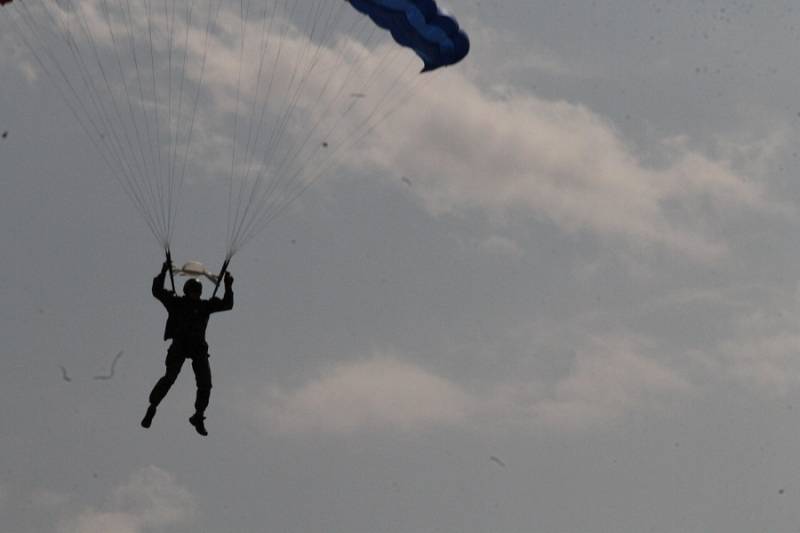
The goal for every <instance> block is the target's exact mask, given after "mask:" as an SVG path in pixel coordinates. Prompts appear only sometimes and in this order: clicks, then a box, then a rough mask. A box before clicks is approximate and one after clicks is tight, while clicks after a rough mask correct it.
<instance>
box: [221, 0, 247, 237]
mask: <svg viewBox="0 0 800 533" xmlns="http://www.w3.org/2000/svg"><path fill="white" fill-rule="evenodd" d="M247 6H248V3H247V0H239V19H240V20H241V31H240V33H239V35H241V39H240V41H241V42H240V46H239V73H238V75H237V76H238V77H237V80H236V107H234V115H233V143H232V145H231V173H230V180H229V182H228V213H227V219H228V221H227V225H226V233H227V234H230V231H231V202H232V198H233V174H234V171H235V169H236V137H237V134H238V132H239V104H240V102H241V95H242V64H243V63H244V44H245V41H246V40H247V12H248V11H247Z"/></svg>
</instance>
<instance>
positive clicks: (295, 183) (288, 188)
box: [232, 17, 411, 250]
mask: <svg viewBox="0 0 800 533" xmlns="http://www.w3.org/2000/svg"><path fill="white" fill-rule="evenodd" d="M361 20H366V17H363V18H361ZM374 30H375V27H374V26H373V27H372V31H373V32H374ZM371 36H372V33H371V34H370V37H369V38H370V39H371ZM396 53H397V50H396V49H393V51H392V52H390V53H389V54H384V56H383V57H382V58H381V60H380V62H379V65H378V68H376V69H374V70H373V72H372V74H371V75H370V76H369V77H368V80H367V82H366V83H365V84H364V86H363V87H362V90H367V89H368V88H370V87H371V85H372V81H373V80H374V79H375V78H376V77H377V75H378V74H379V73H381V72H382V71H383V70H384V69H385V68H388V66H387V63H388V64H393V59H394V57H395V56H396V55H397V54H396ZM339 56H340V59H341V58H343V57H344V53H343V51H342V53H340V54H339ZM365 59H366V58H365V57H362V58H361V60H359V61H358V62H356V63H354V64H351V68H350V69H349V71H348V73H347V74H346V76H345V78H344V79H343V81H342V83H341V85H340V86H339V89H338V91H336V96H335V97H334V98H332V99H331V100H330V101H329V104H328V105H327V107H326V108H325V109H324V110H323V111H322V112H321V113H320V116H319V118H318V120H317V121H316V123H315V124H314V126H313V127H312V128H311V129H310V130H309V132H308V134H307V135H306V138H305V139H304V140H303V142H302V143H300V146H299V148H296V149H295V150H294V151H293V153H292V155H291V156H285V157H284V158H283V160H282V162H281V164H280V165H279V166H278V171H277V172H276V174H277V175H278V178H277V180H276V181H273V182H272V183H271V184H270V185H271V187H270V189H268V190H267V191H265V192H264V194H263V195H262V197H263V199H264V201H263V202H254V203H255V204H256V205H260V208H259V209H257V210H256V212H255V214H254V215H253V216H251V217H250V219H249V220H248V221H246V222H244V223H243V224H242V225H241V226H240V228H239V232H238V234H237V236H236V237H235V239H234V244H233V246H232V248H233V249H234V250H238V249H240V248H241V246H243V245H244V243H245V242H246V241H249V240H250V239H251V238H252V236H250V234H255V233H258V232H259V231H261V230H262V229H263V227H264V226H266V224H267V223H268V222H269V221H271V220H272V219H274V218H275V217H276V216H277V214H279V213H281V212H283V211H284V209H285V208H286V207H288V205H289V204H291V203H292V202H293V201H294V200H295V199H296V198H297V197H298V196H299V195H300V194H301V193H302V192H303V191H305V190H306V189H307V188H308V186H310V184H311V183H313V182H315V181H316V180H317V179H318V178H313V177H312V178H311V179H310V180H308V179H306V178H308V177H309V176H313V172H311V171H310V170H308V169H304V168H302V167H301V168H298V169H297V170H296V171H294V172H291V171H290V170H289V171H288V172H284V169H286V168H287V167H291V165H293V164H294V162H295V161H296V160H298V159H299V157H300V155H301V154H302V151H303V149H304V148H305V146H306V144H307V143H308V141H309V139H310V137H311V135H313V133H314V132H315V131H316V130H317V128H318V126H319V124H320V123H321V122H322V121H323V120H324V119H326V118H327V115H328V114H329V112H330V111H331V110H332V109H333V107H334V106H336V105H337V104H338V103H339V98H340V96H341V95H342V93H343V90H344V88H345V87H347V85H348V84H349V82H350V79H351V76H352V75H353V74H354V73H360V70H361V67H362V65H363V64H364V62H365ZM410 65H411V63H409V65H408V66H407V67H406V69H404V71H403V72H402V73H401V75H400V76H398V80H400V79H402V77H403V75H404V74H405V72H406V71H407V70H408V67H410ZM338 67H339V65H338V64H337V68H336V69H335V70H334V71H333V72H336V71H338ZM331 78H332V76H331V77H329V79H328V80H326V83H325V84H323V89H322V91H321V93H320V97H319V99H322V98H321V97H322V94H324V93H325V92H326V90H327V87H328V85H329V82H330V79H331ZM398 85H399V84H397V83H393V84H392V85H391V88H394V87H396V86H398ZM390 92H391V89H390V91H388V92H387V93H386V94H385V95H384V97H383V98H381V99H379V100H378V102H377V103H376V105H375V110H377V108H378V107H380V105H381V104H383V102H384V100H386V99H387V97H388V96H389V94H390ZM354 105H355V103H354V102H353V103H351V104H350V105H349V106H347V107H346V110H345V111H344V112H343V113H342V114H341V115H339V116H338V117H337V119H336V120H335V122H334V124H333V125H332V126H331V127H330V128H328V130H327V131H326V133H325V134H324V136H323V139H327V138H328V137H329V135H330V133H332V132H333V131H335V129H336V128H337V127H338V125H339V123H340V122H341V121H342V120H343V119H344V118H345V116H346V114H347V113H348V112H349V111H350V110H351V109H352V108H353V106H354ZM375 110H373V114H374V112H375ZM362 138H363V136H362ZM323 145H325V146H327V143H322V144H318V145H316V146H315V147H313V148H312V149H311V150H312V151H311V153H310V154H309V155H308V157H304V159H311V158H313V157H314V156H315V155H316V153H318V152H319V150H320V149H321V148H322V146H323ZM335 151H336V152H340V151H341V150H335ZM330 159H331V160H333V158H330ZM329 166H332V165H329ZM285 176H289V178H288V179H286V178H285ZM304 182H306V183H304ZM278 186H282V187H283V189H284V191H285V192H284V193H283V194H280V195H278V194H275V189H276V188H277V187H278ZM287 195H288V196H287ZM271 213H275V214H274V215H273V214H271Z"/></svg>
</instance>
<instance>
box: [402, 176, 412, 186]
mask: <svg viewBox="0 0 800 533" xmlns="http://www.w3.org/2000/svg"><path fill="white" fill-rule="evenodd" d="M400 180H401V181H402V182H403V183H405V184H406V185H408V186H409V187H411V185H412V183H411V180H410V179H408V178H407V177H405V176H403V177H402V178H400Z"/></svg>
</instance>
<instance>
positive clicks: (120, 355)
mask: <svg viewBox="0 0 800 533" xmlns="http://www.w3.org/2000/svg"><path fill="white" fill-rule="evenodd" d="M123 353H125V352H124V351H122V350H120V351H119V353H117V355H115V356H114V360H113V361H111V371H110V372H109V373H108V374H106V375H100V376H95V377H94V378H92V379H111V378H113V377H114V368H115V367H116V366H117V361H119V359H120V357H122V354H123Z"/></svg>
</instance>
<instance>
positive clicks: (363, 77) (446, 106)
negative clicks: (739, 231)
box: [84, 3, 775, 260]
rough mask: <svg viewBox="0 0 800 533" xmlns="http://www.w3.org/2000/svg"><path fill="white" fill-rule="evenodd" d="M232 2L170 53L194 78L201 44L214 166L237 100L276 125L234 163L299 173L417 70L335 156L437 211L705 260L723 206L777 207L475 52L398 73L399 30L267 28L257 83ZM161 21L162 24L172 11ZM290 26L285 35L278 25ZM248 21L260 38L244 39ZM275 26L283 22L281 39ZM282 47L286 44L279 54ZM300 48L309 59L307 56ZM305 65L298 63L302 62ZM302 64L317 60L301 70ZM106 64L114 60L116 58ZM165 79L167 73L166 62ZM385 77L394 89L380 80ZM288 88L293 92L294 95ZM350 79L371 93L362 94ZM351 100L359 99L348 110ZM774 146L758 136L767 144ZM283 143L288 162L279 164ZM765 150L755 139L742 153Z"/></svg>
mask: <svg viewBox="0 0 800 533" xmlns="http://www.w3.org/2000/svg"><path fill="white" fill-rule="evenodd" d="M98 5H99V4H91V3H89V4H86V5H85V8H84V9H86V13H85V14H86V16H87V21H88V25H89V26H90V27H92V28H94V29H95V31H96V33H97V39H98V40H99V41H100V42H101V43H105V44H106V45H108V44H109V41H110V39H109V37H108V35H109V34H108V31H107V27H106V24H105V21H104V19H103V18H102V16H101V15H102V10H101V9H100V8H99V7H98ZM137 9H138V8H137ZM349 15H351V16H354V13H349ZM238 17H239V15H238V11H236V10H232V11H226V10H223V11H222V12H221V14H220V19H219V24H218V27H217V28H216V30H215V32H212V33H211V35H210V41H209V46H208V47H207V48H206V46H205V31H204V29H205V20H204V18H203V17H200V16H198V17H196V18H195V19H194V27H193V28H192V30H191V32H190V33H189V38H188V41H187V43H188V46H186V47H185V48H184V44H183V42H182V41H180V40H178V41H177V42H175V43H173V45H174V46H173V47H174V49H175V50H176V58H180V57H182V54H183V51H184V50H186V51H187V52H188V56H187V57H188V58H189V62H188V65H189V67H188V70H187V76H188V79H189V80H194V81H195V82H196V81H197V80H198V79H199V77H200V70H201V69H200V65H201V64H202V58H203V57H204V56H205V52H206V50H207V51H208V55H207V62H206V69H205V72H204V80H205V81H204V87H205V93H204V94H205V96H206V97H207V98H205V97H204V98H203V99H202V105H201V106H200V107H199V109H200V115H199V116H198V118H197V124H196V130H195V132H194V133H195V136H196V138H195V141H196V142H195V145H194V148H195V149H194V150H193V160H194V163H196V164H199V165H200V166H203V167H205V170H206V171H207V174H208V175H209V176H219V175H222V176H225V175H226V174H228V173H229V172H230V168H231V164H232V162H231V159H230V156H226V154H230V153H231V147H232V140H233V136H232V135H231V129H230V127H231V117H230V114H231V112H232V111H235V110H236V109H237V108H239V110H240V117H241V118H242V120H241V121H240V123H239V124H238V125H239V127H240V129H241V131H239V135H238V136H237V143H243V144H246V139H247V137H248V135H247V133H246V132H247V131H248V128H249V125H250V121H251V119H252V120H253V122H256V125H257V121H256V120H255V116H256V115H257V113H255V114H254V113H251V111H250V110H251V109H253V108H251V107H250V106H251V104H252V103H253V102H254V101H259V99H263V98H265V97H266V95H267V94H270V99H269V102H268V103H269V105H268V107H267V124H268V125H270V126H268V127H267V128H265V130H266V132H267V133H266V134H265V135H264V138H262V139H261V145H260V146H255V145H254V146H251V147H250V148H251V150H250V151H249V154H251V155H250V156H247V157H243V156H244V154H245V152H246V150H245V149H243V147H242V146H239V147H238V149H237V154H238V157H237V161H236V164H235V165H234V166H235V167H236V173H237V174H240V175H243V174H244V173H245V169H247V168H248V167H249V165H250V164H252V165H253V168H255V169H263V170H264V171H265V172H266V176H267V178H268V179H271V178H270V177H271V176H272V175H273V174H274V175H280V176H283V177H285V176H293V175H294V173H295V172H299V173H300V174H299V176H297V179H298V180H299V182H300V183H305V182H307V181H308V180H311V179H313V178H315V177H316V175H317V171H319V170H324V169H325V168H326V165H327V164H328V163H330V160H329V158H331V157H333V156H332V155H330V154H334V153H337V150H338V147H339V146H340V145H342V146H346V145H347V143H348V142H349V141H350V140H351V139H353V138H357V137H358V135H359V132H361V131H364V121H365V120H366V121H367V126H368V125H369V124H370V123H371V122H370V120H369V119H370V118H375V117H374V116H373V115H371V110H372V104H373V103H375V102H379V101H381V98H382V97H383V96H384V95H387V94H390V97H389V98H388V100H387V101H386V102H384V103H383V104H381V107H380V108H379V109H381V110H391V109H393V106H394V104H395V103H397V102H398V101H400V100H402V98H403V97H404V96H405V95H406V94H407V93H408V91H409V90H410V84H411V83H414V82H416V81H418V80H423V81H424V83H423V84H422V85H423V87H422V88H420V89H418V90H413V91H411V94H412V95H413V97H412V99H411V100H410V102H409V103H408V104H407V105H406V106H405V107H403V108H402V111H401V112H399V113H396V114H394V116H392V117H391V120H390V121H387V122H384V123H383V124H382V126H381V127H379V128H377V129H376V130H374V131H373V132H372V134H371V135H370V136H369V142H367V143H366V146H364V147H363V148H360V149H358V150H344V151H343V153H341V154H340V155H341V156H342V159H343V162H344V163H345V165H346V166H348V167H352V168H353V169H358V170H361V171H364V170H365V169H367V168H371V169H372V170H374V173H376V174H380V175H386V174H389V175H393V176H402V175H407V176H411V177H412V179H413V180H414V183H415V187H414V188H413V190H414V191H415V193H416V194H418V195H419V196H420V198H422V200H423V201H424V203H425V205H426V206H427V207H428V208H429V209H430V211H431V212H432V213H443V212H464V211H468V210H479V211H481V212H484V213H488V214H490V215H491V216H492V217H494V219H495V220H502V219H503V218H504V217H509V216H515V214H521V215H522V216H529V217H536V218H540V219H544V220H547V221H549V222H551V223H553V224H555V225H557V226H558V227H560V228H562V229H563V230H564V231H571V232H572V231H585V232H590V233H592V234H594V235H598V236H609V235H610V236H615V237H619V238H622V239H625V240H627V241H629V242H633V243H636V244H647V245H657V246H662V247H666V248H667V249H670V250H674V251H677V252H680V253H682V254H686V255H688V256H691V257H693V258H697V259H704V260H708V259H713V258H716V257H719V256H720V255H721V254H724V253H725V252H726V249H727V248H726V243H725V242H724V240H723V239H722V238H721V237H720V234H721V233H722V232H721V231H720V225H721V224H724V222H722V221H721V220H722V219H723V218H724V217H727V216H730V213H736V212H737V211H739V210H764V211H768V212H774V211H775V206H774V205H773V203H772V202H770V201H769V200H768V199H767V198H766V194H765V191H764V190H763V189H762V187H760V186H759V185H758V183H757V182H756V181H753V180H748V179H747V178H748V177H747V176H744V175H742V174H741V173H740V172H737V170H736V169H735V168H736V167H735V165H734V164H733V163H732V161H731V160H730V159H715V158H713V157H711V156H709V155H707V154H704V153H702V152H700V151H698V150H695V149H692V147H691V146H690V145H689V143H688V142H687V140H686V139H685V138H680V137H678V138H674V139H666V140H664V142H663V143H662V145H661V146H658V147H655V148H656V149H657V150H658V151H660V152H662V153H664V154H666V155H665V158H664V161H665V162H663V163H662V164H661V165H660V166H654V165H650V164H647V163H645V162H644V158H643V157H640V156H638V155H637V153H636V151H635V150H634V149H633V148H632V147H631V146H630V145H629V144H628V143H627V142H626V141H625V139H624V138H623V137H622V136H621V135H620V134H619V132H618V131H617V130H616V129H615V128H614V126H613V124H611V123H610V122H609V121H607V120H606V119H604V118H603V117H601V116H599V115H598V114H596V113H594V112H592V111H591V110H590V109H588V108H587V107H585V106H583V105H579V104H575V103H568V102H563V101H548V100H543V99H541V98H538V97H537V96H536V95H534V94H532V93H530V92H525V91H522V90H515V89H513V88H505V89H504V92H503V93H502V94H499V95H498V94H497V93H496V92H495V91H493V90H489V89H484V88H482V87H480V86H479V84H478V83H477V82H476V81H475V78H472V77H467V76H466V75H465V74H463V72H464V71H466V70H468V68H467V67H465V68H463V69H461V68H460V67H457V68H454V69H448V70H446V71H439V72H436V73H434V74H430V75H427V76H425V77H423V78H420V77H419V76H416V75H414V74H413V68H412V69H411V71H410V73H411V74H412V75H411V76H403V75H401V74H400V71H401V70H402V69H403V68H405V67H406V66H407V65H409V66H412V67H414V66H416V63H415V62H414V61H415V60H414V59H413V58H411V55H410V54H409V53H405V54H400V55H399V56H398V57H399V59H397V60H394V59H393V60H391V61H388V62H387V63H382V61H383V60H384V59H385V58H386V57H390V56H391V51H392V50H394V49H395V48H396V46H394V45H391V46H388V47H387V46H378V47H376V48H373V49H368V48H366V47H364V46H363V45H362V44H361V43H360V42H359V41H357V40H355V39H352V38H348V37H347V36H346V35H343V34H339V33H336V32H334V34H332V36H331V38H329V39H328V40H327V41H326V45H327V46H324V47H322V48H319V49H317V48H315V47H314V46H312V47H310V48H306V45H307V44H308V40H307V38H306V37H305V35H304V34H303V31H302V30H298V29H297V28H293V27H286V26H283V25H280V24H279V26H276V27H275V28H276V29H275V31H274V32H273V34H272V37H270V38H268V39H267V40H266V41H264V44H265V45H266V49H267V50H268V51H269V52H268V54H267V55H266V56H263V57H265V65H264V67H265V69H266V70H267V71H268V72H270V75H271V76H272V79H273V80H274V83H275V85H274V86H273V87H271V90H270V91H267V90H265V87H264V86H263V85H261V86H260V87H259V86H258V83H256V82H257V79H258V73H259V68H257V66H258V65H259V64H260V60H261V58H262V54H261V52H260V51H261V50H262V46H261V45H262V43H261V41H260V39H261V35H262V33H261V29H262V24H261V20H260V19H259V17H258V16H253V17H252V18H251V19H249V20H248V26H247V27H246V31H242V30H241V29H240V28H241V24H240V20H239V18H238ZM134 22H135V26H136V27H137V28H138V29H139V30H144V29H146V19H145V17H144V13H143V11H142V10H140V12H139V13H138V14H137V13H134ZM155 22H156V23H157V24H158V23H159V19H158V18H156V19H155ZM162 23H163V21H162ZM181 24H182V23H181V21H180V20H179V21H178V24H177V31H176V34H177V35H179V36H181V38H182V37H183V35H184V34H183V29H184V28H183V27H182V26H181ZM278 27H280V28H281V30H280V32H279V31H278V30H277V28H278ZM340 27H347V24H342V25H341V26H340ZM156 29H157V34H158V35H163V32H164V27H163V24H162V26H157V28H156ZM284 29H285V30H286V33H285V34H283V33H281V32H282V31H283V30H284ZM115 31H117V32H119V35H126V34H127V30H126V28H125V26H124V25H122V21H117V27H116V28H115ZM240 34H245V35H247V36H248V39H250V40H252V42H249V41H248V42H247V43H245V46H242V43H241V42H240V39H239V35H240ZM279 35H284V37H283V38H282V39H280V43H278V39H277V37H276V36H279ZM165 47H167V40H166V39H163V38H161V39H157V40H156V48H157V49H159V52H160V53H162V54H163V50H161V49H162V48H165ZM279 48H280V49H281V50H282V53H281V54H278V55H275V56H273V55H272V54H273V53H274V51H276V50H278V49H279ZM123 50H124V49H123ZM242 54H243V55H242ZM387 54H389V55H388V56H387ZM526 54H527V53H526ZM165 55H166V54H165ZM527 55H530V54H527ZM534 56H535V54H534ZM392 57H393V56H392ZM298 58H305V59H304V60H300V61H299V62H298ZM176 61H177V59H176ZM537 61H538V60H537ZM538 62H539V63H541V61H538ZM240 63H242V64H244V65H246V66H248V67H250V68H245V69H243V70H242V71H241V80H242V83H241V84H239V80H240V70H239V68H238V65H239V64H240ZM545 63H547V64H548V65H550V63H548V62H545ZM131 64H132V62H131ZM298 64H299V65H300V67H301V69H300V71H299V77H298V76H296V71H295V67H297V66H298ZM554 65H555V66H553V65H550V66H549V67H548V68H551V70H552V69H553V68H556V67H558V68H560V66H559V64H558V63H557V62H556V63H554ZM306 67H312V68H309V69H308V70H307V71H305V70H303V69H304V68H306ZM351 67H352V68H355V71H353V74H354V75H353V76H349V74H350V73H351V71H350V68H351ZM113 70H114V69H111V68H109V72H112V73H113ZM306 74H307V75H306ZM373 74H377V75H374V76H373ZM300 78H302V79H303V82H302V86H300V85H298V86H294V89H293V81H294V80H299V79H300ZM161 79H162V80H163V79H169V76H166V75H164V73H162V74H161ZM262 83H263V82H262ZM426 84H427V85H426ZM191 85H192V84H188V86H189V87H191ZM298 87H299V90H297V89H298ZM167 88H168V84H164V86H163V92H164V94H162V95H161V102H160V105H161V107H164V106H166V101H167V99H166V97H165V95H166V92H167ZM389 90H396V92H392V93H387V92H388V91H389ZM192 94H193V90H189V91H188V92H187V96H188V97H191V95H192ZM288 94H291V95H295V96H296V99H295V98H294V96H293V97H292V98H287V97H286V95H288ZM351 94H361V95H363V96H365V98H363V99H355V100H353V99H351V98H350V95H351ZM320 95H325V96H322V97H320ZM237 102H239V103H240V105H237ZM150 104H151V105H152V104H153V102H151V103H150ZM351 104H352V105H351ZM255 109H258V108H257V107H256V108H255ZM286 109H293V110H294V113H293V114H292V120H290V121H289V122H287V129H286V135H285V137H282V139H283V142H284V143H285V144H280V145H279V146H278V148H277V149H276V151H275V152H274V153H275V154H277V155H276V157H275V158H271V159H270V160H269V161H268V162H267V167H268V166H269V165H270V164H271V165H274V168H272V170H271V171H270V170H268V169H267V167H263V166H262V165H263V162H262V161H261V156H262V154H266V153H271V152H269V151H268V150H266V146H265V143H266V138H268V137H269V132H270V131H272V127H271V125H274V124H275V123H276V122H279V121H278V120H276V117H279V116H280V115H281V113H282V110H286ZM344 109H349V110H350V111H348V112H347V113H344V114H343V110H344ZM187 110H188V107H187V108H185V110H184V112H186V111H187ZM162 111H163V110H162ZM147 113H152V112H151V111H145V113H144V114H145V115H146V114H147ZM165 114H166V113H165ZM378 116H380V113H378ZM142 118H144V117H142ZM318 121H320V122H318ZM313 125H316V127H315V128H314V129H313V131H312V129H311V126H313ZM184 126H186V123H184ZM304 140H307V141H308V142H305V141H304ZM321 146H325V147H327V148H325V149H322V148H321ZM293 147H297V148H301V150H300V152H299V153H295V152H293V150H292V148H293ZM756 148H757V147H756ZM768 150H769V146H765V147H764V148H763V150H761V152H759V153H762V152H764V153H766V152H767V151H768ZM285 155H289V157H288V158H287V160H286V161H290V162H288V163H286V164H285V165H282V164H281V162H283V161H284V159H283V157H284V156H285ZM294 156H296V157H294ZM128 157H129V158H131V161H132V163H131V166H132V167H133V166H135V165H134V163H135V157H138V156H137V155H136V153H135V152H134V151H131V153H130V154H129V156H128ZM758 158H759V156H758V154H756V155H755V156H753V154H752V153H751V154H750V156H749V157H748V159H750V160H753V159H758ZM278 170H280V172H278ZM327 173H330V172H327ZM193 174H194V173H193ZM251 176H252V174H251ZM270 190H271V192H272V195H271V198H272V199H273V200H277V199H280V198H288V197H290V196H291V191H292V190H293V189H292V187H276V188H275V189H274V190H272V189H270ZM257 203H260V202H257Z"/></svg>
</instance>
